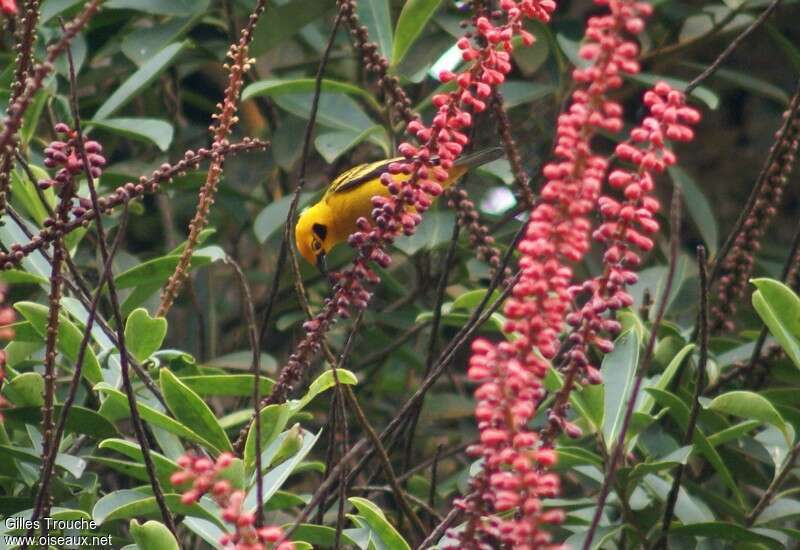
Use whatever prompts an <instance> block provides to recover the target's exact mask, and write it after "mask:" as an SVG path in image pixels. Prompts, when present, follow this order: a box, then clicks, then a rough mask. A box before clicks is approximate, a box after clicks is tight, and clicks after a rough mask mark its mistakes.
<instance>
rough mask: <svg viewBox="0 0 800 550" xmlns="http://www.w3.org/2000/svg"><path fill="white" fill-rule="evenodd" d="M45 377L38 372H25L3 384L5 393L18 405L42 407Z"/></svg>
mask: <svg viewBox="0 0 800 550" xmlns="http://www.w3.org/2000/svg"><path fill="white" fill-rule="evenodd" d="M43 392H44V378H42V375H41V374H39V373H38V372H23V373H22V374H20V375H18V376H15V377H14V378H13V379H12V380H10V381H7V382H6V383H5V384H4V385H3V394H4V395H5V396H6V397H7V398H8V400H9V401H11V403H13V404H14V405H16V406H17V407H28V406H30V407H41V406H42V403H43V402H44V398H43V397H42V393H43Z"/></svg>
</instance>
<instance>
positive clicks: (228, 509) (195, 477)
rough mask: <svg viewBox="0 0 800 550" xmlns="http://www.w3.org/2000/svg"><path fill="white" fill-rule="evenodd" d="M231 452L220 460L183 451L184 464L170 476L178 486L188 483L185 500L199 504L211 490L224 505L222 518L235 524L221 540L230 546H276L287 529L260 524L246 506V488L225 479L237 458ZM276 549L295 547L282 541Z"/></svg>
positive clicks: (241, 549) (236, 549) (232, 549)
mask: <svg viewBox="0 0 800 550" xmlns="http://www.w3.org/2000/svg"><path fill="white" fill-rule="evenodd" d="M233 459H234V456H233V455H232V454H231V453H222V454H221V455H219V457H217V460H216V461H213V460H211V459H210V458H205V457H199V456H194V455H188V454H187V455H183V456H182V457H180V458H179V459H178V465H179V466H180V467H181V468H182V469H181V470H180V471H178V472H175V473H174V474H172V476H171V477H170V482H171V483H172V484H173V485H175V486H176V487H180V486H188V485H189V484H191V488H189V489H187V490H186V491H185V492H184V493H183V496H182V497H181V502H182V503H183V504H187V505H189V504H195V503H196V502H197V501H198V500H200V497H202V496H203V495H204V494H206V493H209V494H210V495H211V498H213V499H214V501H215V502H216V503H217V504H218V505H219V507H220V508H222V519H223V520H224V521H225V522H226V523H230V524H231V525H233V526H234V529H235V530H234V532H233V533H226V534H224V535H222V537H220V539H219V543H220V544H221V545H222V547H223V548H225V549H226V550H266V549H267V548H273V545H274V543H276V542H278V541H279V540H282V539H283V537H284V532H283V529H281V528H280V527H277V526H271V527H257V526H256V516H255V514H254V513H253V512H246V511H244V510H242V506H243V504H244V500H245V492H244V491H242V490H240V489H235V488H234V487H233V485H232V484H231V482H230V481H228V480H227V479H225V477H224V475H222V474H223V472H224V470H225V469H226V468H228V467H229V466H230V465H231V463H232V462H233ZM274 550H294V544H293V543H291V542H281V543H279V544H278V545H277V546H274Z"/></svg>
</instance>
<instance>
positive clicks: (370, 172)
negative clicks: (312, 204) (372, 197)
mask: <svg viewBox="0 0 800 550" xmlns="http://www.w3.org/2000/svg"><path fill="white" fill-rule="evenodd" d="M399 160H402V157H398V158H392V159H386V160H379V161H377V162H371V163H367V164H359V165H358V166H354V167H353V168H350V169H349V170H346V171H345V172H343V173H342V174H340V175H339V176H338V177H337V178H336V179H335V180H333V182H331V184H330V186H328V191H327V192H326V193H325V194H326V195H330V194H333V193H344V192H346V191H350V190H352V189H355V188H357V187H360V186H361V185H363V184H364V183H366V182H368V181H372V180H374V179H375V178H379V177H380V176H381V174H383V173H384V172H386V171H387V170H388V169H389V165H390V164H391V163H393V162H397V161H399Z"/></svg>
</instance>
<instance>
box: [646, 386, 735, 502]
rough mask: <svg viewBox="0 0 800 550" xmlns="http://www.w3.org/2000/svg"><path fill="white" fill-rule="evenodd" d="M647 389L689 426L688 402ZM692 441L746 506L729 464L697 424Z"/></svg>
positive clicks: (676, 419)
mask: <svg viewBox="0 0 800 550" xmlns="http://www.w3.org/2000/svg"><path fill="white" fill-rule="evenodd" d="M645 391H646V392H647V393H649V394H651V395H652V396H653V397H655V399H656V401H657V402H658V403H659V404H660V405H661V406H663V407H666V408H667V409H668V410H669V414H670V416H671V417H672V418H673V419H674V420H675V421H676V422H677V423H678V425H679V426H680V429H681V430H683V431H684V432H685V431H686V429H687V428H688V426H689V407H687V406H686V403H684V402H683V401H681V400H680V398H678V397H677V396H676V395H675V394H673V393H670V392H668V391H664V390H659V389H656V388H646V389H645ZM692 442H693V444H694V445H695V446H696V447H697V450H698V452H699V453H702V454H703V456H705V457H706V459H707V460H708V461H709V462H710V463H711V466H712V467H713V468H714V469H715V470H716V472H717V473H718V474H719V476H720V477H721V478H722V480H723V481H724V482H725V485H727V486H728V488H729V489H730V490H731V491H733V494H734V495H735V496H736V500H737V502H738V504H739V506H740V507H741V508H744V496H743V495H742V490H741V488H740V487H739V484H737V483H736V481H735V480H734V478H733V475H732V474H731V472H730V470H729V469H728V466H727V465H726V464H725V462H724V461H723V460H722V457H721V456H720V455H719V453H718V452H717V450H716V449H715V448H714V446H713V445H711V443H709V441H708V439H707V438H706V436H705V434H703V432H702V430H700V428H699V427H697V426H695V429H694V436H693V439H692Z"/></svg>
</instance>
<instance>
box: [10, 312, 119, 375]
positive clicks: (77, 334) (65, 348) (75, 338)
mask: <svg viewBox="0 0 800 550" xmlns="http://www.w3.org/2000/svg"><path fill="white" fill-rule="evenodd" d="M14 309H16V310H17V311H18V312H20V314H22V316H23V317H24V318H25V319H27V320H28V321H29V322H30V323H31V326H33V328H34V329H35V330H36V332H37V333H38V334H39V336H40V337H41V338H42V339H44V338H45V335H46V333H47V317H48V310H47V306H43V305H41V304H35V303H33V302H17V303H16V304H14ZM82 339H83V332H82V331H81V330H80V329H79V328H78V327H77V326H75V324H74V323H73V322H72V321H70V320H69V319H67V318H66V317H65V316H63V315H62V316H61V317H60V318H59V323H58V340H57V342H56V343H57V348H58V351H59V352H61V353H63V354H64V355H65V356H66V357H67V358H68V359H69V360H70V361H72V362H73V364H74V362H75V361H76V360H77V358H78V350H79V349H80V345H81V340H82ZM81 375H82V376H83V377H84V378H86V380H88V381H89V382H90V383H92V384H97V383H98V382H100V381H102V380H103V373H102V371H101V370H100V363H99V362H98V361H97V356H96V355H95V354H94V350H92V348H91V346H89V347H87V348H86V353H85V354H84V358H83V368H82V369H81Z"/></svg>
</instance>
